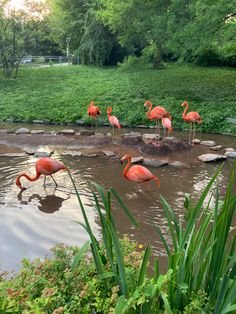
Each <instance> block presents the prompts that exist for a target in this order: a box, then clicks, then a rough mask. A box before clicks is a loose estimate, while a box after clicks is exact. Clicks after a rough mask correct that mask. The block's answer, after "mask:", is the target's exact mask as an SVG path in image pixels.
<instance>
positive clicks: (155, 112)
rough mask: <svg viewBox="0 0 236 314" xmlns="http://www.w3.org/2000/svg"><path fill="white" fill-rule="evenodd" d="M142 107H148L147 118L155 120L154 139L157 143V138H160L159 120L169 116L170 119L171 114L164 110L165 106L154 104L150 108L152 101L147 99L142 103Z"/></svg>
mask: <svg viewBox="0 0 236 314" xmlns="http://www.w3.org/2000/svg"><path fill="white" fill-rule="evenodd" d="M144 107H148V111H147V113H146V116H147V118H148V119H149V120H155V121H156V141H157V142H158V145H159V138H160V125H159V121H160V120H161V119H162V118H169V119H170V120H171V116H170V114H169V112H167V111H166V110H165V108H163V107H161V106H156V107H154V108H153V109H152V103H151V102H150V101H149V100H147V101H146V102H145V104H144ZM157 132H158V135H159V136H158V138H157Z"/></svg>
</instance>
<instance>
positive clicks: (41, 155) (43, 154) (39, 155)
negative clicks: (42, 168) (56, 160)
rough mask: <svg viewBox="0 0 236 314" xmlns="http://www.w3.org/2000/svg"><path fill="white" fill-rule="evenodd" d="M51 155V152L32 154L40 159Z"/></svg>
mask: <svg viewBox="0 0 236 314" xmlns="http://www.w3.org/2000/svg"><path fill="white" fill-rule="evenodd" d="M51 155H52V152H36V153H35V154H34V157H37V158H42V157H50V156H51Z"/></svg>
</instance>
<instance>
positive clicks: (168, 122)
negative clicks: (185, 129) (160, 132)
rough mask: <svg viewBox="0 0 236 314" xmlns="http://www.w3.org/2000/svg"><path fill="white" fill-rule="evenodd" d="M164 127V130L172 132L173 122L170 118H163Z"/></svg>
mask: <svg viewBox="0 0 236 314" xmlns="http://www.w3.org/2000/svg"><path fill="white" fill-rule="evenodd" d="M161 122H162V126H163V128H164V129H167V130H168V132H172V130H173V129H172V126H171V120H170V119H169V118H162V120H161Z"/></svg>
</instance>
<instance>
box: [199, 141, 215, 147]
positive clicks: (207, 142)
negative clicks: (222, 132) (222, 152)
mask: <svg viewBox="0 0 236 314" xmlns="http://www.w3.org/2000/svg"><path fill="white" fill-rule="evenodd" d="M200 144H201V145H204V146H208V147H211V146H216V143H215V142H214V141H201V143H200Z"/></svg>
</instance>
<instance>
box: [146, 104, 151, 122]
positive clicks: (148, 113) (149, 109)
mask: <svg viewBox="0 0 236 314" xmlns="http://www.w3.org/2000/svg"><path fill="white" fill-rule="evenodd" d="M148 106H149V108H148V111H147V112H146V115H147V117H148V118H149V117H150V114H151V111H152V103H151V102H150V101H149V102H148Z"/></svg>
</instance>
